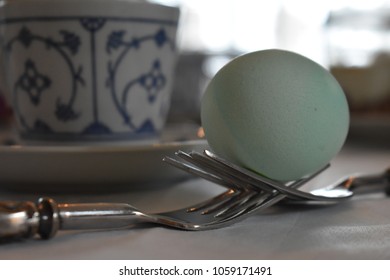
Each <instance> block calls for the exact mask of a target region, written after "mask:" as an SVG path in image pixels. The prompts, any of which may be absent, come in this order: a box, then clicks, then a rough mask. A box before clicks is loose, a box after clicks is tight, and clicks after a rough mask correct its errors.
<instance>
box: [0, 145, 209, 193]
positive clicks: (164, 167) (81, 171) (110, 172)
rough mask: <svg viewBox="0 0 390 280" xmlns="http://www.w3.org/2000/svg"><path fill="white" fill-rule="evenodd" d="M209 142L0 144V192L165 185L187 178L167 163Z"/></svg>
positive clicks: (201, 148)
mask: <svg viewBox="0 0 390 280" xmlns="http://www.w3.org/2000/svg"><path fill="white" fill-rule="evenodd" d="M206 148H207V142H206V141H205V140H193V141H184V142H167V143H161V144H151V145H146V144H145V145H128V146H21V145H11V146H0V188H6V189H12V190H27V191H33V192H35V191H52V192H59V191H61V192H63V191H94V190H96V191H98V190H99V191H101V190H103V191H111V190H115V189H131V188H142V187H144V186H146V185H156V186H158V185H163V184H167V182H171V181H175V180H180V179H184V178H185V177H187V176H188V175H187V174H186V173H185V172H183V171H181V170H178V169H176V168H174V167H172V166H170V165H169V164H167V163H165V162H163V161H162V158H163V157H164V156H173V155H174V153H175V152H176V151H178V150H183V151H191V150H196V151H202V150H204V149H206Z"/></svg>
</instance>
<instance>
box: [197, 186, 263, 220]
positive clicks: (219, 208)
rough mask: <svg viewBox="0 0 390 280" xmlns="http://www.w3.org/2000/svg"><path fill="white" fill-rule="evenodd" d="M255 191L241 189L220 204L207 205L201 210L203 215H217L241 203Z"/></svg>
mask: <svg viewBox="0 0 390 280" xmlns="http://www.w3.org/2000/svg"><path fill="white" fill-rule="evenodd" d="M255 194H256V193H253V191H243V192H241V193H239V194H238V195H237V196H235V197H232V198H231V199H230V200H228V201H225V202H223V203H221V204H216V205H209V207H208V208H207V209H206V210H204V211H203V212H202V214H203V215H209V214H214V217H219V216H221V215H222V214H223V213H225V212H226V211H228V210H229V209H232V208H233V207H236V206H238V205H241V204H243V203H245V202H246V201H248V200H249V199H250V198H251V197H252V196H254V195H255Z"/></svg>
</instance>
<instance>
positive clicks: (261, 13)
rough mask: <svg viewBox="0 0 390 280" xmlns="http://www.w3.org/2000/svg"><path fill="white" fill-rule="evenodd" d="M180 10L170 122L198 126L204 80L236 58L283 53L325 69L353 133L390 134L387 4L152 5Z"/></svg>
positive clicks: (351, 0) (327, 0)
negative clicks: (340, 94)
mask: <svg viewBox="0 0 390 280" xmlns="http://www.w3.org/2000/svg"><path fill="white" fill-rule="evenodd" d="M153 2H157V3H161V4H165V5H171V6H172V5H173V6H179V7H180V8H181V21H180V30H179V35H178V48H179V54H180V57H179V61H178V65H177V78H176V81H177V82H176V86H175V91H174V98H173V105H172V112H171V115H170V121H173V122H175V121H176V120H178V121H183V120H184V121H185V120H188V121H190V122H191V121H194V122H199V106H200V98H201V95H202V93H203V91H204V88H205V86H206V85H207V82H208V81H209V79H210V78H211V77H212V76H213V75H214V74H215V73H216V72H217V71H218V69H220V67H222V66H223V65H224V64H225V63H226V62H228V61H229V60H230V59H231V58H232V57H235V56H237V55H240V54H243V53H246V52H250V51H255V50H261V49H268V48H281V49H286V50H291V51H295V52H298V53H300V54H302V55H305V56H307V57H309V58H311V59H312V60H314V61H316V62H318V63H319V64H321V65H322V66H324V67H325V68H327V69H329V70H330V71H331V72H332V73H333V75H334V76H335V77H336V79H338V81H339V83H340V84H341V86H342V87H343V89H344V91H345V93H346V95H347V98H348V101H349V105H350V109H351V114H352V122H351V132H350V134H356V136H357V134H359V133H360V134H362V135H367V132H369V134H370V135H373V136H372V137H374V138H375V137H377V136H380V135H377V134H378V133H379V134H383V133H384V131H387V132H389V131H390V0H387V1H383V0H320V1H306V0H274V1H263V0H153Z"/></svg>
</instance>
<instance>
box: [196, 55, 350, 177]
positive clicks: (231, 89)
mask: <svg viewBox="0 0 390 280" xmlns="http://www.w3.org/2000/svg"><path fill="white" fill-rule="evenodd" d="M201 121H202V126H203V128H204V131H205V135H206V138H207V141H208V143H209V145H210V148H211V149H212V150H213V151H214V152H215V153H216V154H217V155H219V156H221V157H224V158H226V159H228V160H230V161H232V162H233V163H235V164H238V165H240V166H242V167H245V168H248V169H250V170H253V171H255V172H257V173H259V174H261V175H264V176H266V177H269V178H271V179H275V180H279V181H292V180H297V179H300V178H302V177H304V176H305V175H308V174H311V173H314V172H315V171H317V170H319V169H320V168H322V167H324V166H325V165H326V164H327V163H329V162H330V160H331V159H332V158H333V157H334V156H335V155H336V154H337V153H338V152H339V151H340V149H341V148H342V146H343V144H344V142H345V139H346V136H347V133H348V128H349V109H348V103H347V100H346V97H345V94H344V92H343V90H342V89H341V87H340V85H339V84H338V82H337V81H336V79H335V78H334V77H333V76H332V75H331V74H330V73H329V72H328V71H327V70H326V69H325V68H323V67H322V66H320V65H319V64H317V63H315V62H314V61H312V60H310V59H308V58H306V57H304V56H301V55H299V54H296V53H293V52H289V51H284V50H277V49H272V50H264V51H257V52H252V53H248V54H245V55H242V56H240V57H237V58H235V59H233V60H232V61H230V62H229V63H228V64H226V65H225V66H224V67H223V68H222V69H221V70H220V71H219V72H218V73H217V74H216V75H215V76H214V78H213V79H212V80H211V81H210V83H209V85H208V87H207V88H206V91H205V93H204V95H203V97H202V104H201Z"/></svg>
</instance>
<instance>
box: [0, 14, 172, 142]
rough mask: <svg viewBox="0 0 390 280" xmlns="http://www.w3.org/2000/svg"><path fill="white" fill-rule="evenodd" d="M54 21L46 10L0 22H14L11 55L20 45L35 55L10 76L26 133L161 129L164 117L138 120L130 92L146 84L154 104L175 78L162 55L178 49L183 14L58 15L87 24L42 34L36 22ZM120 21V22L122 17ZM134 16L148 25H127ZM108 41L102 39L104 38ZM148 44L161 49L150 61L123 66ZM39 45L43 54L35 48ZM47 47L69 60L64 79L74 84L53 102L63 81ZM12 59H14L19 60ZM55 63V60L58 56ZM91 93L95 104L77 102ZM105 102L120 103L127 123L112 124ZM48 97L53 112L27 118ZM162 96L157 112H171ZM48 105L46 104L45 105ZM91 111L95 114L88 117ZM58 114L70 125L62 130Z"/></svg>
mask: <svg viewBox="0 0 390 280" xmlns="http://www.w3.org/2000/svg"><path fill="white" fill-rule="evenodd" d="M48 21H49V19H45V18H36V19H34V18H30V19H28V20H24V19H23V18H21V19H13V20H12V21H10V22H7V21H5V22H1V23H0V24H8V25H13V28H14V30H16V32H15V34H14V35H13V36H10V35H8V36H7V39H6V40H3V42H2V43H3V48H4V51H5V53H6V54H8V57H12V55H13V52H16V51H17V50H18V51H19V52H20V51H21V50H22V51H23V52H26V53H28V54H29V53H31V55H30V56H28V55H26V59H25V61H24V65H23V69H22V71H21V70H20V69H19V72H18V71H15V72H13V73H14V75H13V76H11V81H12V84H11V86H12V95H13V103H14V104H13V106H14V112H15V115H16V118H17V119H18V121H19V123H20V124H21V126H22V128H23V130H24V135H25V136H26V137H27V138H28V137H33V138H34V137H35V138H42V137H43V138H45V137H47V136H48V137H49V138H50V135H54V133H55V138H58V135H61V134H62V136H63V137H64V138H67V137H68V138H69V137H70V138H72V139H76V140H82V139H83V137H84V136H86V137H93V136H94V135H99V136H100V135H105V136H107V137H113V138H128V137H139V135H141V136H142V135H143V134H153V133H156V132H157V131H158V130H159V128H158V126H159V124H155V122H154V120H153V119H152V118H146V119H144V120H143V121H142V122H141V123H140V122H139V120H138V121H137V122H136V121H134V114H135V113H134V110H135V109H134V106H129V102H132V101H130V99H131V97H132V96H133V95H134V92H136V91H137V92H138V94H139V92H140V91H142V92H143V93H142V94H143V95H144V96H145V97H146V99H147V102H148V103H149V104H151V106H152V105H153V104H154V103H155V102H156V99H157V98H158V97H159V95H161V94H162V93H163V92H164V91H167V85H168V83H172V81H171V80H170V79H172V77H171V73H170V72H169V71H171V70H172V69H171V68H172V67H171V66H170V65H169V66H168V67H164V66H165V64H166V63H167V62H166V60H165V59H164V56H166V54H167V52H170V54H169V55H173V53H174V52H175V47H174V34H175V33H174V31H172V30H174V29H175V28H176V25H177V22H175V21H158V20H148V19H124V18H104V17H80V18H77V17H70V18H66V17H58V18H56V19H55V21H58V22H61V21H63V22H65V23H68V22H72V23H73V25H72V26H71V27H73V26H75V24H78V25H79V26H81V27H82V28H71V27H67V25H66V24H64V25H63V28H61V29H58V30H56V32H52V33H50V34H43V33H44V32H40V30H39V28H37V26H39V24H50V22H48ZM50 21H53V19H50ZM117 22H121V24H117V25H116V24H115V23H117ZM124 23H125V24H124ZM134 23H138V24H148V26H149V28H147V30H148V31H147V33H146V32H144V33H142V34H140V32H138V33H137V32H134V31H133V29H127V28H126V24H129V25H131V24H134ZM102 42H104V47H102V46H101V44H102ZM144 48H145V49H146V48H148V49H152V48H153V49H154V51H153V53H155V54H156V55H155V57H147V60H148V61H149V62H148V63H149V64H148V66H147V68H145V67H144V68H143V69H141V70H140V71H130V72H129V74H128V75H127V73H124V69H126V68H125V67H126V65H131V64H132V63H133V64H134V63H137V61H136V60H135V62H132V58H131V57H136V56H138V55H142V50H143V49H144ZM16 49H17V50H16ZM37 49H38V50H39V52H40V55H34V52H37ZM102 50H104V56H103V57H104V61H101V58H102ZM160 50H161V51H160ZM81 52H83V53H84V54H85V53H86V52H87V53H88V56H89V59H88V61H86V60H85V59H84V60H82V59H80V57H81V56H80V53H81ZM98 52H99V54H98ZM42 53H48V56H49V53H50V55H51V58H53V57H54V56H53V53H55V54H56V56H55V58H56V59H58V65H60V64H61V65H65V66H66V67H64V69H62V71H63V77H61V79H62V81H65V80H66V81H69V83H68V88H69V90H68V91H69V92H67V93H66V94H59V95H58V96H56V99H55V102H51V100H52V99H53V96H54V95H55V93H54V92H55V87H54V86H55V84H56V83H58V81H59V77H53V75H54V74H53V73H51V72H50V71H48V70H47V69H48V67H47V66H45V63H48V62H47V61H45V60H44V57H42ZM160 53H161V55H160ZM170 60H172V59H170ZM8 63H9V64H10V65H12V63H13V62H12V61H10V62H8ZM50 63H52V64H53V65H56V64H57V61H53V62H50ZM169 63H171V62H169ZM98 67H103V68H104V69H105V70H104V73H105V74H104V76H102V74H101V73H102V72H101V71H100V72H99V71H98V70H97V69H98ZM19 68H20V67H19ZM167 69H168V72H169V73H167ZM15 73H17V74H15ZM124 75H127V76H126V81H125V82H123V76H124ZM119 77H120V78H119ZM102 80H104V81H105V82H104V84H105V87H104V86H103V87H102V86H101V84H102V83H101V81H102ZM86 88H87V89H88V90H86ZM57 89H58V87H57ZM168 94H170V93H168ZM87 95H88V96H87ZM107 96H109V97H110V98H109V99H107ZM101 98H104V101H102V100H100V99H101ZM22 99H23V100H24V101H23V102H22V101H21V100H22ZM87 99H88V100H89V104H91V110H89V111H88V110H83V109H82V108H83V107H82V106H79V105H78V103H79V102H85V100H87ZM26 100H29V102H26ZM80 100H84V101H80ZM107 100H110V101H107ZM50 102H51V103H50ZM103 102H105V103H103ZM107 102H111V103H112V106H113V107H115V111H116V114H117V115H118V118H117V119H118V120H121V122H122V124H123V126H122V127H121V128H120V129H118V128H117V127H116V126H115V125H112V121H109V120H107V117H106V116H105V115H104V114H103V113H102V111H103V110H104V109H102V106H106V105H104V104H106V103H107ZM49 103H50V104H51V106H52V109H51V111H50V112H52V114H53V116H47V117H46V115H45V116H43V115H42V114H41V117H36V119H34V120H31V119H28V117H27V116H28V114H27V113H26V112H28V111H29V110H32V109H31V108H35V109H37V108H39V107H40V106H41V105H42V106H46V107H47V106H48V104H49ZM160 103H161V108H160V109H159V113H160V114H162V115H166V114H167V106H169V104H167V103H166V102H160ZM43 104H44V105H43ZM102 104H103V105H102ZM159 106H160V105H159ZM46 107H45V109H44V110H46V111H47V108H46ZM37 110H39V109H37ZM86 114H89V115H90V116H89V117H88V118H89V121H88V122H87V123H86V122H85V119H86V116H85V115H86ZM53 118H55V119H56V120H55V122H58V123H63V124H64V125H63V127H65V128H63V129H62V130H58V129H57V128H56V127H55V126H53V125H52V124H51V123H53V122H54V121H52V119H53ZM163 118H165V116H163ZM80 119H83V122H80V123H83V124H80V128H79V130H78V131H74V130H68V131H67V129H66V124H67V123H71V122H79V121H80Z"/></svg>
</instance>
